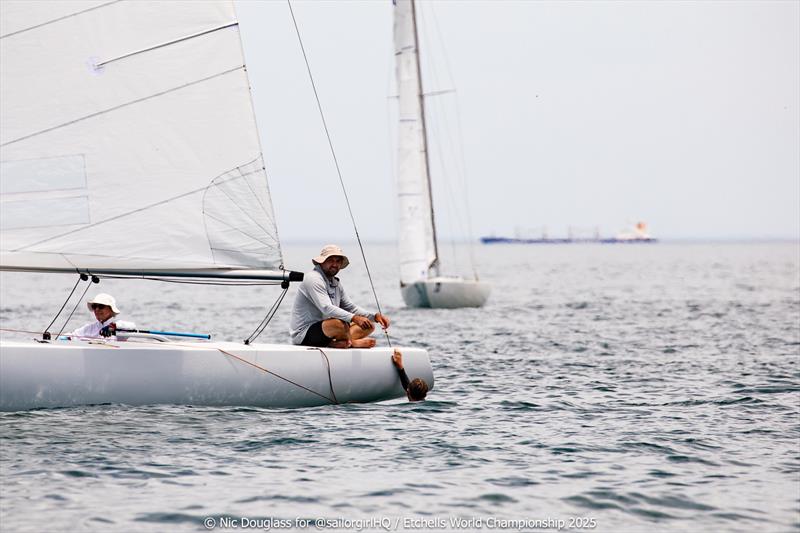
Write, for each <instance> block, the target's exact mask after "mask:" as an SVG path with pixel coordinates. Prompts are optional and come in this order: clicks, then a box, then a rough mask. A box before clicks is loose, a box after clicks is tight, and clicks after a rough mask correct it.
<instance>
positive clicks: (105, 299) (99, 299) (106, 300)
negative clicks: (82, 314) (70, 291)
mask: <svg viewBox="0 0 800 533" xmlns="http://www.w3.org/2000/svg"><path fill="white" fill-rule="evenodd" d="M92 304H102V305H107V306H109V307H110V308H111V311H112V312H113V313H114V314H115V315H118V314H119V309H118V308H117V301H116V300H115V299H114V297H113V296H111V295H110V294H106V293H104V292H101V293H100V294H96V295H95V297H94V298H92V299H91V300H89V301H88V302H86V307H88V308H89V311H91V310H92Z"/></svg>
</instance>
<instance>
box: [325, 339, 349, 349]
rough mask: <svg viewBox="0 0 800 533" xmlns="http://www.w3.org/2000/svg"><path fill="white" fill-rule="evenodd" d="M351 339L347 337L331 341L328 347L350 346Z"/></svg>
mask: <svg viewBox="0 0 800 533" xmlns="http://www.w3.org/2000/svg"><path fill="white" fill-rule="evenodd" d="M349 347H350V341H349V340H347V339H342V340H340V341H331V343H330V344H329V345H328V348H349Z"/></svg>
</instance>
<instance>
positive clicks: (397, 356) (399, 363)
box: [392, 350, 403, 370]
mask: <svg viewBox="0 0 800 533" xmlns="http://www.w3.org/2000/svg"><path fill="white" fill-rule="evenodd" d="M392 363H393V364H394V366H396V367H397V368H399V369H400V370H403V354H402V353H400V350H395V351H394V353H393V354H392Z"/></svg>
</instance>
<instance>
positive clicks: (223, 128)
mask: <svg viewBox="0 0 800 533" xmlns="http://www.w3.org/2000/svg"><path fill="white" fill-rule="evenodd" d="M0 10H1V11H0V93H2V98H1V99H0V149H1V150H2V152H1V157H0V159H2V161H0V184H2V186H0V213H1V214H2V218H1V219H0V269H3V270H11V271H41V272H52V273H73V274H84V275H89V276H93V277H94V279H97V280H100V279H102V278H103V277H104V276H114V277H139V278H142V277H148V278H157V279H173V280H174V279H176V278H182V279H186V278H192V279H194V280H208V279H214V280H217V281H220V280H222V281H224V280H260V281H263V282H265V283H273V284H278V283H281V284H283V287H284V290H287V289H288V287H289V282H292V281H299V280H301V279H302V274H300V273H297V272H290V271H288V270H286V269H284V266H283V258H282V252H281V247H280V241H279V239H278V232H277V227H276V223H275V217H274V215H273V209H272V203H271V200H270V195H269V188H268V185H267V176H266V171H265V167H264V163H263V161H262V158H261V147H260V142H259V136H258V130H257V128H256V123H255V118H254V113H253V105H252V101H251V98H250V90H249V81H248V77H247V71H246V68H245V63H244V57H243V53H242V48H241V40H240V36H239V27H238V22H237V20H236V14H235V12H234V8H233V4H232V2H230V1H225V0H217V1H204V2H155V1H137V2H103V1H96V2H81V3H75V2H61V1H48V2H45V1H40V2H22V1H20V2H14V1H4V2H2V3H0ZM85 281H86V283H91V282H90V281H87V280H85ZM76 287H77V284H76ZM88 288H89V286H88V285H87V287H86V289H87V290H88ZM131 288H132V289H133V287H131ZM84 294H85V292H84ZM223 316H224V315H223V314H221V315H220V318H222V317H223ZM42 320H43V321H44V320H46V319H45V318H43V319H42ZM45 340H46V339H45ZM121 340H124V339H122V338H117V339H113V338H112V339H111V340H98V341H93V342H91V343H90V342H85V341H80V340H74V341H54V342H40V343H34V342H32V341H24V342H20V341H9V340H5V339H4V340H2V341H0V409H3V410H17V409H26V408H32V407H55V406H70V405H80V404H87V403H106V402H112V403H113V402H122V403H129V404H149V403H178V404H182V403H191V404H194V405H260V406H306V405H320V404H326V403H339V402H353V401H356V402H361V401H375V400H381V399H386V398H393V397H400V396H403V395H404V391H403V390H402V388H401V386H400V384H399V381H398V380H397V376H396V374H395V371H394V368H393V367H392V365H391V362H390V349H388V348H382V349H376V350H371V351H370V352H369V353H368V355H365V353H364V352H363V351H360V350H325V351H321V350H314V349H307V348H304V347H298V346H286V345H267V344H246V345H245V344H240V343H230V342H228V343H225V342H222V343H221V342H189V341H183V342H180V343H176V342H172V341H169V340H167V339H163V338H153V337H144V338H136V337H132V338H130V339H128V341H127V342H120V341H121ZM404 356H405V359H406V366H407V367H409V374H413V375H418V376H420V377H422V378H423V379H426V380H427V381H428V382H429V384H430V385H431V386H432V385H433V381H432V380H433V374H432V370H431V368H430V362H429V360H428V356H427V353H426V352H425V351H424V350H419V349H404Z"/></svg>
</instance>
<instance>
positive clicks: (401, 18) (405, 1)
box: [394, 0, 436, 284]
mask: <svg viewBox="0 0 800 533" xmlns="http://www.w3.org/2000/svg"><path fill="white" fill-rule="evenodd" d="M394 10H395V13H394V46H395V55H396V65H397V71H396V76H397V87H398V95H399V115H400V117H399V118H400V122H399V124H400V125H399V131H398V136H397V144H398V172H397V188H398V191H397V192H398V198H399V200H398V201H399V205H398V209H399V233H400V235H399V246H398V249H399V254H400V282H401V283H404V284H407V283H413V282H414V281H418V280H420V279H425V278H427V277H428V269H429V268H430V267H431V266H432V265H434V264H435V262H436V245H435V240H434V239H435V230H434V226H433V212H432V208H431V197H430V181H429V180H430V176H429V174H428V161H427V154H426V150H427V146H426V140H425V124H424V116H423V103H422V91H421V81H420V69H419V54H418V52H417V35H416V28H415V20H414V5H413V3H412V2H411V1H410V0H397V1H396V3H395V6H394Z"/></svg>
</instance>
